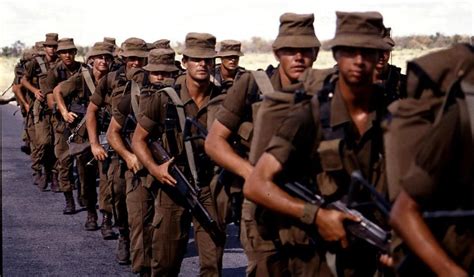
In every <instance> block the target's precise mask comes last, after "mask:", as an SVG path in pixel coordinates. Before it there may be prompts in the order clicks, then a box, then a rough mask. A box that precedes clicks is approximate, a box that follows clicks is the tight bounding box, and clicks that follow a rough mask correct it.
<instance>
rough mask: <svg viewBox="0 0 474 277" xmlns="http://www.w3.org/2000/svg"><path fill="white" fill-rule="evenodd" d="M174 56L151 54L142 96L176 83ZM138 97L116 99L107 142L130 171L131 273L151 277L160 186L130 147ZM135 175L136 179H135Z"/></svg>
mask: <svg viewBox="0 0 474 277" xmlns="http://www.w3.org/2000/svg"><path fill="white" fill-rule="evenodd" d="M168 42H169V41H168ZM174 56H175V53H174V51H173V50H172V49H171V48H170V47H169V44H168V47H167V48H159V49H154V50H151V51H150V53H149V54H148V64H147V65H146V66H144V67H143V70H145V71H146V77H145V79H144V82H143V84H142V89H141V92H142V93H143V94H154V93H160V92H159V90H160V89H161V88H163V86H165V79H166V80H173V78H174V77H176V74H177V72H178V71H179V69H178V68H177V67H176V66H175V58H174ZM170 78H171V79H170ZM136 94H139V93H136ZM138 96H139V95H134V92H133V91H132V92H131V93H130V94H127V95H126V96H124V97H120V98H114V101H113V102H112V115H113V117H112V120H111V122H110V125H109V129H108V131H107V140H108V141H109V143H110V145H111V146H112V147H113V148H114V150H115V151H116V152H117V153H118V154H119V155H120V157H122V159H123V160H124V161H125V163H126V165H127V168H128V170H127V172H125V180H126V183H127V190H126V192H127V200H126V201H127V211H128V222H129V225H130V244H131V249H130V250H131V251H130V252H131V261H132V271H133V272H134V273H139V274H140V275H141V276H149V275H150V274H151V260H152V248H153V247H152V244H153V226H152V219H153V210H154V202H155V197H154V196H155V195H156V191H157V185H156V183H153V179H152V177H151V176H150V175H148V174H146V173H144V170H141V171H140V169H141V168H142V166H141V164H140V163H139V162H138V159H137V157H136V156H135V154H134V153H133V152H132V149H131V148H130V147H131V145H129V143H130V142H131V138H132V137H133V132H134V131H135V127H136V117H137V116H136V114H138V110H137V108H138ZM132 98H135V100H136V101H135V103H136V104H134V103H132V102H131V101H132ZM134 106H135V107H134ZM134 108H135V109H136V110H134ZM139 171H140V172H139ZM135 174H137V175H136V176H134V175H135Z"/></svg>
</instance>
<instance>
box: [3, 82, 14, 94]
mask: <svg viewBox="0 0 474 277" xmlns="http://www.w3.org/2000/svg"><path fill="white" fill-rule="evenodd" d="M12 87H13V83H11V84H10V86H9V87H7V88H6V89H5V90H4V91H3V92H2V95H0V96H4V95H5V93H7V91H8V90H10V89H11V88H12Z"/></svg>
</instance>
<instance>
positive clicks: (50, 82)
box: [41, 61, 81, 94]
mask: <svg viewBox="0 0 474 277" xmlns="http://www.w3.org/2000/svg"><path fill="white" fill-rule="evenodd" d="M80 70H81V63H80V62H74V63H73V64H72V65H71V67H70V68H68V67H66V65H65V64H64V63H63V62H62V61H60V62H58V63H57V64H56V66H54V67H53V68H52V69H51V70H49V71H48V75H47V76H46V79H45V81H44V84H43V85H41V91H42V92H43V94H49V93H52V92H53V89H54V88H55V87H56V86H57V85H58V84H59V83H60V82H62V81H66V80H67V79H69V77H71V76H72V75H74V74H76V73H77V72H79V71H80Z"/></svg>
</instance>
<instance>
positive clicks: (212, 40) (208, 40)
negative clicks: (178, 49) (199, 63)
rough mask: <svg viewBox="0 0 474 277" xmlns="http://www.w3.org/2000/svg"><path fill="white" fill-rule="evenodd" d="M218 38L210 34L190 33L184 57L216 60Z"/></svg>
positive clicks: (185, 45) (187, 37) (185, 44)
mask: <svg viewBox="0 0 474 277" xmlns="http://www.w3.org/2000/svg"><path fill="white" fill-rule="evenodd" d="M215 47H216V37H215V36H213V35H211V34H208V33H188V34H187V35H186V41H185V43H184V50H183V55H184V56H188V57H191V58H204V59H209V58H215V57H216V49H215Z"/></svg>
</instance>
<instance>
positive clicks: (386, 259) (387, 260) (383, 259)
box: [379, 254, 394, 267]
mask: <svg viewBox="0 0 474 277" xmlns="http://www.w3.org/2000/svg"><path fill="white" fill-rule="evenodd" d="M379 262H380V263H381V264H383V265H384V266H387V267H393V266H394V264H393V258H392V256H390V255H388V254H383V255H380V258H379Z"/></svg>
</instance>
